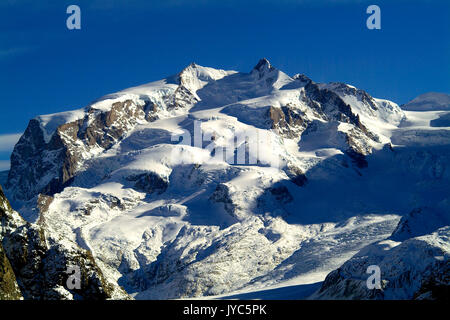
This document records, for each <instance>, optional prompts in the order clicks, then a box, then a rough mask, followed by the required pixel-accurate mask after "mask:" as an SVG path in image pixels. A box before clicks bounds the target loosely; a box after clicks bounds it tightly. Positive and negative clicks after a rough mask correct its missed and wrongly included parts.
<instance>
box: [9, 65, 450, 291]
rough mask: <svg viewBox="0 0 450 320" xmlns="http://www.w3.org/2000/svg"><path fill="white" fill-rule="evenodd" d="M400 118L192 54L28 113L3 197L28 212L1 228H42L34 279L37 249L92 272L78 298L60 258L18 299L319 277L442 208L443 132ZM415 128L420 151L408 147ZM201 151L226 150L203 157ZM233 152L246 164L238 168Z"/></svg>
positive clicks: (266, 68) (263, 71)
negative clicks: (82, 97)
mask: <svg viewBox="0 0 450 320" xmlns="http://www.w3.org/2000/svg"><path fill="white" fill-rule="evenodd" d="M412 120H414V119H409V118H408V113H405V112H404V111H403V110H401V109H400V108H399V107H398V106H397V105H396V104H395V103H393V102H390V101H387V100H382V99H377V98H373V97H371V96H370V95H369V94H368V93H367V92H365V91H363V90H360V89H357V88H354V87H352V86H350V85H347V84H342V83H330V84H319V83H315V82H314V81H312V80H311V79H309V78H308V77H306V76H304V75H295V76H293V77H290V76H288V75H286V74H285V73H283V72H282V71H280V70H278V69H276V68H274V67H273V66H272V65H271V64H270V63H269V61H267V60H266V59H262V60H261V61H259V63H258V64H257V65H256V66H255V68H253V70H251V72H249V73H241V72H236V71H224V70H217V69H213V68H206V67H202V66H199V65H197V64H194V63H193V64H191V65H189V66H188V67H186V68H185V69H184V70H183V71H182V72H180V73H179V74H177V75H175V76H172V77H168V78H166V79H163V80H161V81H157V82H153V83H149V84H146V85H143V86H139V87H134V88H130V89H126V90H123V91H121V92H118V93H115V94H110V95H107V96H105V97H103V98H101V99H99V100H97V101H95V102H93V103H91V104H90V105H88V106H87V107H85V108H83V109H79V110H75V111H69V112H63V113H59V114H53V115H46V116H39V117H37V118H35V119H33V120H31V121H30V123H29V126H28V128H27V130H26V131H25V133H24V135H23V136H22V138H21V139H20V141H19V142H18V144H17V145H16V147H15V149H14V152H13V154H12V157H11V170H10V172H9V176H8V181H7V184H6V192H7V194H8V197H9V198H10V199H12V203H13V205H14V207H15V208H16V209H17V210H19V211H20V213H21V215H22V216H23V217H24V218H26V220H27V222H26V221H24V220H23V219H19V218H17V220H18V221H21V222H20V223H16V224H15V225H14V226H13V227H12V228H10V229H11V231H9V234H13V233H14V231H13V230H16V229H17V230H19V229H20V230H22V231H20V234H24V232H25V233H26V234H27V233H32V234H41V235H42V237H41V238H40V239H41V240H40V241H38V239H37V238H36V237H30V238H27V240H26V241H31V247H33V248H34V247H36V248H37V249H36V251H37V252H40V254H39V259H40V260H42V261H43V262H42V263H41V264H39V265H40V266H41V265H43V266H44V267H42V268H44V269H42V268H41V269H40V270H45V272H44V273H43V274H46V273H47V269H45V268H50V267H49V266H48V265H47V264H46V261H47V260H48V259H54V260H55V259H56V260H58V261H59V260H64V259H72V260H70V261H73V260H77V261H79V260H81V261H86V262H83V264H87V265H89V266H90V270H91V271H92V274H95V275H97V276H96V279H98V280H99V281H100V282H98V281H97V282H96V283H97V285H94V284H93V285H92V286H91V287H90V289H87V288H86V290H88V291H89V292H90V293H85V294H83V295H76V294H74V293H72V292H67V291H64V290H66V289H64V286H63V284H61V283H63V282H61V281H62V280H61V275H60V272H62V270H63V269H64V267H65V266H66V265H65V264H64V263H61V264H58V266H60V267H58V269H57V270H56V269H54V270H53V269H51V268H50V270H48V272H50V274H52V277H50V278H51V280H47V279H46V277H43V276H41V277H43V278H44V280H39V281H40V282H39V284H38V285H37V287H38V288H49V289H48V290H47V289H45V290H44V291H40V292H39V291H37V290H38V289H27V290H32V291H30V292H27V291H22V294H23V296H24V297H25V298H37V297H40V298H61V297H65V298H92V296H94V297H99V298H108V297H126V295H123V293H122V291H121V290H120V288H119V285H120V286H122V287H123V288H124V289H125V290H126V291H127V292H128V293H129V294H130V295H132V296H133V297H134V298H137V299H148V298H154V299H162V298H183V297H198V296H204V295H219V294H225V293H229V292H232V291H234V290H244V289H245V290H252V288H260V287H267V286H271V285H279V284H280V283H283V282H284V281H293V280H292V279H300V280H295V281H300V283H305V282H306V283H308V282H311V281H322V280H323V279H324V278H325V275H326V274H327V273H328V272H329V271H331V270H333V269H336V268H337V267H339V265H341V264H342V263H343V262H344V261H345V260H347V259H349V258H351V257H352V256H353V254H354V253H355V252H358V251H359V250H360V249H362V248H363V247H365V246H366V245H368V244H370V243H373V242H377V241H381V240H383V239H385V238H387V237H389V235H390V234H392V232H393V231H394V230H395V228H396V226H397V224H398V221H399V219H400V215H405V214H407V213H408V212H410V211H411V208H414V207H417V205H418V204H419V205H429V206H430V207H433V208H434V207H435V206H442V205H444V206H445V203H446V202H445V201H447V200H446V193H445V190H446V185H448V182H449V180H450V177H449V170H447V165H446V163H448V159H449V154H448V153H449V149H448V147H447V146H448V144H449V141H450V135H449V134H448V131H447V129H445V128H443V129H441V130H428V129H426V128H425V129H424V127H423V126H422V127H420V128H419V129H418V128H417V127H415V126H411V121H412ZM198 123H201V125H200V126H201V131H202V133H203V136H202V137H200V142H198V141H196V139H197V138H196V137H195V133H197V134H198V131H199V128H198ZM247 132H256V133H257V134H258V135H259V136H262V137H265V138H266V140H265V141H264V143H263V144H262V145H258V148H251V146H249V143H248V142H243V143H241V142H239V141H236V140H235V139H234V135H239V134H245V133H247ZM186 133H189V134H190V135H191V137H192V141H190V142H191V143H186V142H187V141H185V140H184V138H185V135H186ZM424 137H431V139H429V140H430V141H431V140H432V141H434V142H433V143H434V145H433V147H430V146H429V145H428V144H427V143H426V142H425V144H423V145H422V147H418V146H417V142H418V141H419V140H418V139H424ZM180 140H182V141H183V143H184V144H179V141H180ZM425 140H426V141H428V140H427V139H425ZM211 146H213V147H226V148H228V149H230V150H231V151H232V152H231V154H232V157H231V158H227V159H223V160H222V159H217V158H214V156H213V155H214V153H213V152H211V149H208V147H211ZM241 151H244V154H245V158H246V160H248V159H250V158H251V157H253V158H256V159H257V161H256V162H255V163H237V162H236V159H237V156H236V155H237V154H238V153H239V152H241ZM424 186H426V188H424ZM397 195H398V196H397ZM30 222H31V223H30ZM32 223H34V224H32ZM25 225H26V226H27V227H26V228H25V227H24V226H25ZM30 230H31V231H30ZM5 239H13V238H11V235H9V236H8V237H6V236H5ZM21 239H24V238H23V237H22V238H21ZM33 239H34V240H33ZM16 240H20V239H15V240H14V241H13V242H15V241H16ZM4 241H6V240H4ZM23 241H25V240H23ZM26 241H25V242H26ZM13 242H11V243H10V244H9V246H10V247H11V246H12V245H13ZM44 243H45V245H46V246H44ZM56 248H58V249H56ZM5 250H6V251H7V246H5ZM49 250H50V251H51V252H52V254H49V253H47V252H49ZM53 253H55V255H56V257H57V258H55V257H54V256H53ZM89 253H91V254H89ZM49 255H50V256H51V257H49ZM66 256H69V257H70V258H63V257H66ZM74 256H76V257H81V258H79V259H78V258H76V259H75V258H74ZM8 258H9V261H10V262H11V265H12V267H13V269H14V268H15V265H17V262H15V261H14V259H13V258H10V257H9V256H8ZM46 265H47V266H46ZM27 268H30V267H27ZM33 270H37V269H33ZM15 274H16V278H17V279H18V284H19V287H20V286H21V283H22V284H23V283H26V285H22V287H24V288H28V287H30V288H33V287H36V286H35V285H34V284H33V281H35V279H34V278H33V276H32V274H34V273H33V272H28V271H27V272H25V271H24V274H21V273H20V272H19V271H17V272H16V271H15ZM38 274H39V273H38ZM41 275H42V273H41ZM27 277H28V278H27ZM29 278H31V279H32V280H29ZM27 279H28V280H27ZM101 279H103V280H104V281H106V282H108V283H109V284H110V285H112V287H111V288H112V290H113V291H108V289H106V288H107V287H108V286H107V285H103V280H101ZM27 281H28V282H27ZM30 281H31V282H30ZM46 281H47V282H46ZM48 281H49V282H48ZM94 282H95V281H94ZM22 287H21V288H22ZM55 288H56V289H55ZM102 288H103V289H102ZM47 291H48V292H47ZM55 292H58V294H57V293H55ZM91 292H95V294H92V295H91ZM99 292H100V293H99ZM101 292H105V294H103V293H101ZM108 292H109V293H108Z"/></svg>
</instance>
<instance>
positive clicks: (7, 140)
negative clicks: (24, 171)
mask: <svg viewBox="0 0 450 320" xmlns="http://www.w3.org/2000/svg"><path fill="white" fill-rule="evenodd" d="M21 135H22V134H21V133H14V134H3V135H0V152H11V151H12V150H13V149H14V146H15V145H16V143H17V141H19V139H20V136H21ZM8 162H9V161H8Z"/></svg>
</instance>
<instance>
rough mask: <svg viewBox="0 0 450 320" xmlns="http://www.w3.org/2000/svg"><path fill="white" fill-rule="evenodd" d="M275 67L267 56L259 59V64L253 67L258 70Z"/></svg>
mask: <svg viewBox="0 0 450 320" xmlns="http://www.w3.org/2000/svg"><path fill="white" fill-rule="evenodd" d="M272 69H273V67H272V65H271V64H270V62H269V60H267V59H266V58H262V59H260V60H259V61H258V64H257V65H256V66H255V67H254V68H253V70H258V71H265V70H272Z"/></svg>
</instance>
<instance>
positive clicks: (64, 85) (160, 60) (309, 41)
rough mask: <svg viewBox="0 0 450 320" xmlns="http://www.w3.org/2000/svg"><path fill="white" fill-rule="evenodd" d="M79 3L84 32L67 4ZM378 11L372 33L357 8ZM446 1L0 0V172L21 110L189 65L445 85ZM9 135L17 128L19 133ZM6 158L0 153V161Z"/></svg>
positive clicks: (392, 85)
mask: <svg viewBox="0 0 450 320" xmlns="http://www.w3.org/2000/svg"><path fill="white" fill-rule="evenodd" d="M70 4H77V5H79V6H80V8H81V16H82V17H81V19H82V21H81V26H82V29H81V30H75V31H70V30H68V29H67V28H66V18H67V17H68V15H67V14H66V8H67V6H68V5H70ZM370 4H377V5H379V6H380V8H381V30H368V29H367V28H366V19H367V17H368V14H366V12H365V11H366V8H367V7H368V6H369V5H370ZM449 21H450V2H449V1H414V0H410V1H393V0H391V1H372V0H371V1H363V0H361V1H356V0H355V1H352V0H346V1H345V0H344V1H325V0H316V1H313V0H274V1H269V0H260V1H257V0H256V1H242V0H241V1H237V0H228V1H206V0H203V1H199V0H197V1H196V0H190V1H185V0H164V1H138V0H128V1H106V0H92V1H77V0H71V1H64V0H55V1H42V0H40V1H34V0H23V1H18V0H17V1H16V0H2V1H0V108H1V115H2V116H1V118H0V122H1V123H0V169H2V168H4V167H5V166H7V159H8V158H9V154H10V151H11V148H12V145H13V144H14V141H13V140H14V139H13V136H11V135H8V136H6V135H7V134H15V133H20V132H23V130H24V129H25V128H26V126H27V124H28V121H29V119H31V118H33V117H35V116H36V115H39V114H46V113H54V112H59V111H64V110H69V109H73V108H79V107H82V106H85V105H86V104H88V103H89V102H91V101H92V100H94V99H96V98H98V97H100V96H102V95H104V94H107V93H111V92H115V91H118V90H121V89H124V88H127V87H130V86H135V85H139V84H142V83H146V82H150V81H153V80H158V79H161V78H163V77H165V76H167V75H171V74H175V73H177V72H179V71H180V70H181V69H183V68H184V67H185V66H186V65H188V64H189V63H190V62H193V61H194V62H196V63H198V64H200V65H204V66H211V67H217V68H223V69H234V70H239V71H250V70H251V69H252V67H253V66H254V65H255V64H256V63H257V62H258V60H259V58H261V57H266V58H268V59H269V60H270V61H271V63H272V64H273V65H274V66H275V67H277V68H279V69H281V70H283V71H285V72H286V73H288V74H291V75H293V74H295V73H304V74H306V75H308V76H309V77H310V78H312V79H313V80H315V81H317V82H329V81H342V82H346V83H350V84H353V85H355V86H357V87H359V88H362V89H365V90H366V91H368V92H369V93H370V94H372V95H373V96H376V97H380V98H387V99H390V100H393V101H395V102H397V103H399V104H402V103H405V102H407V101H408V100H411V99H412V98H414V97H415V96H417V95H419V94H421V93H424V92H429V91H437V92H447V93H450V80H449V79H450V77H449V75H450V40H449V39H450V23H449ZM16 137H17V136H16ZM5 161H6V162H5Z"/></svg>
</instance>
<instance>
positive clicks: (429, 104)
mask: <svg viewBox="0 0 450 320" xmlns="http://www.w3.org/2000/svg"><path fill="white" fill-rule="evenodd" d="M402 109H404V110H408V111H437V110H450V94H447V93H440V92H428V93H424V94H421V95H420V96H418V97H417V98H414V99H413V100H411V101H410V102H408V103H406V104H404V105H402Z"/></svg>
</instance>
